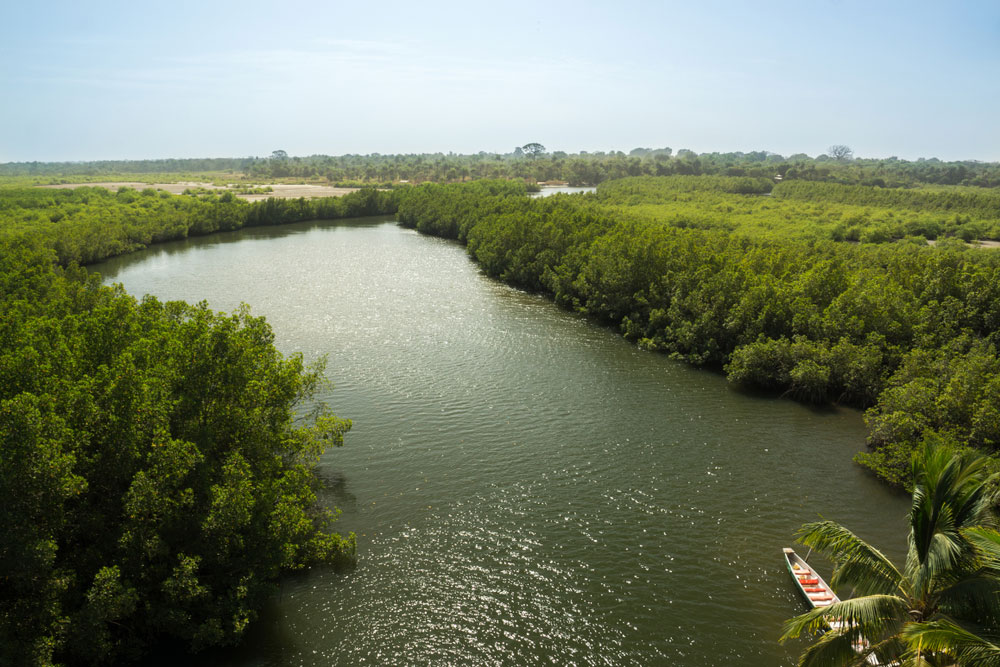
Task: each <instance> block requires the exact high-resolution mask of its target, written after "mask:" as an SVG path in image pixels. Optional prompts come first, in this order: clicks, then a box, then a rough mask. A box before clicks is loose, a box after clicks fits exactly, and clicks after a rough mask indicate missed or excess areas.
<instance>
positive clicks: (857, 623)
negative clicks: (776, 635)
mask: <svg viewBox="0 0 1000 667" xmlns="http://www.w3.org/2000/svg"><path fill="white" fill-rule="evenodd" d="M908 610H909V605H908V604H907V600H906V599H905V598H901V597H899V596H897V595H866V596H864V597H859V598H851V599H850V600H841V601H840V602H834V603H833V604H831V605H829V606H826V607H817V608H815V609H813V610H811V611H808V612H806V613H804V614H801V615H800V616H796V617H795V618H791V619H789V620H787V621H785V626H784V628H783V629H782V635H781V640H782V641H784V640H786V639H793V638H795V637H800V636H801V635H802V633H804V632H807V633H811V634H815V633H817V632H820V631H822V630H825V629H826V628H827V626H828V625H829V623H830V622H831V621H840V624H841V627H842V628H843V629H842V630H841V631H840V632H842V633H846V634H848V635H850V636H852V637H853V638H855V639H860V638H864V639H866V640H868V641H880V640H881V639H882V638H883V637H887V636H891V635H895V634H896V633H898V632H899V630H900V628H901V627H902V626H903V623H904V622H905V621H906V619H907V618H908V616H907V611H908Z"/></svg>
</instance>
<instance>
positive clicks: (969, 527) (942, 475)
mask: <svg viewBox="0 0 1000 667" xmlns="http://www.w3.org/2000/svg"><path fill="white" fill-rule="evenodd" d="M912 473H913V480H914V491H913V505H912V506H911V509H910V513H909V522H910V535H909V540H908V553H907V557H906V564H905V566H904V567H903V569H899V568H897V567H896V566H895V565H894V564H893V563H892V562H891V561H890V560H889V559H888V558H886V557H885V555H883V554H882V553H881V552H880V551H879V550H878V549H876V548H875V547H873V546H871V545H869V544H868V543H867V542H865V541H864V540H862V539H861V538H859V537H858V536H857V535H855V534H854V533H852V532H851V531H850V530H848V529H847V528H845V527H843V526H841V525H840V524H838V523H835V522H833V521H818V522H815V523H808V524H805V525H804V526H802V528H801V529H800V530H799V533H798V538H799V541H800V542H802V543H803V544H805V545H807V546H809V547H812V548H813V549H815V550H817V551H820V552H822V553H824V554H826V555H827V556H829V557H830V559H831V560H832V561H833V562H834V565H835V567H834V573H833V577H832V578H831V580H830V584H831V585H832V586H833V587H834V588H852V589H853V590H854V592H855V595H856V597H853V598H851V599H848V600H843V601H841V602H837V603H834V604H832V605H830V606H828V607H819V608H816V609H813V610H812V611H810V612H808V613H805V614H802V615H801V616H797V617H795V618H792V619H790V620H789V621H787V622H786V623H785V627H784V633H783V635H782V640H784V639H788V638H793V637H799V636H800V635H801V634H802V633H804V632H809V633H816V632H821V631H823V630H824V629H826V628H827V627H828V625H829V622H830V621H832V620H836V621H839V622H835V623H834V624H833V627H834V628H835V629H833V630H831V631H829V632H827V633H826V634H824V635H822V636H821V637H819V638H818V639H817V640H816V641H815V642H814V643H813V644H812V645H811V646H809V648H807V649H806V650H805V652H803V654H802V656H801V657H800V659H799V664H800V665H803V666H806V665H808V666H813V665H866V664H868V665H871V664H880V665H901V666H903V665H920V666H924V665H926V666H936V665H955V664H959V665H977V666H978V665H987V666H989V665H997V666H998V667H1000V641H998V637H1000V533H998V532H997V531H996V530H995V525H994V523H993V522H994V515H993V512H992V507H993V503H994V501H995V500H996V498H997V496H996V492H995V491H994V483H993V482H994V480H995V477H996V476H990V475H988V473H987V459H985V458H981V457H976V456H974V455H971V454H964V455H955V454H952V453H951V452H950V451H949V450H948V449H947V448H945V447H943V446H936V445H934V444H932V443H930V442H928V443H927V444H926V445H925V447H924V449H923V450H922V452H920V454H919V455H918V456H915V457H914V460H913V464H912Z"/></svg>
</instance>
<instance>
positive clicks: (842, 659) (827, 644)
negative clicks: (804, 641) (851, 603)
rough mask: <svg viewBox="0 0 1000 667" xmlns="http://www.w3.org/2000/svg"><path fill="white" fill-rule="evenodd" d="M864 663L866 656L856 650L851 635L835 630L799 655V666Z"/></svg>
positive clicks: (843, 666) (813, 666)
mask: <svg viewBox="0 0 1000 667" xmlns="http://www.w3.org/2000/svg"><path fill="white" fill-rule="evenodd" d="M864 664H865V660H864V657H863V656H860V655H858V653H857V652H856V651H855V650H854V644H853V640H852V638H851V635H850V634H849V633H844V632H837V631H835V630H831V631H830V632H828V633H826V634H825V635H823V636H822V637H820V638H819V639H817V640H816V641H815V642H813V643H812V644H811V645H810V646H809V647H808V648H806V650H805V651H803V652H802V655H800V656H799V667H845V666H847V665H852V666H853V665H859V666H860V665H864Z"/></svg>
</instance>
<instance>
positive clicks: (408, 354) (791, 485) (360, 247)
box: [94, 218, 908, 666]
mask: <svg viewBox="0 0 1000 667" xmlns="http://www.w3.org/2000/svg"><path fill="white" fill-rule="evenodd" d="M94 268H95V269H96V270H98V271H100V272H101V273H102V274H103V275H104V276H105V279H106V281H107V282H120V283H123V284H124V286H125V287H126V288H127V289H128V291H129V292H131V293H133V294H136V295H141V294H145V293H149V294H154V295H156V296H157V297H159V298H161V299H184V300H188V301H192V302H193V301H200V300H203V299H204V300H207V301H208V303H209V304H210V305H211V306H212V307H213V308H215V309H220V310H232V309H234V308H236V307H237V306H238V305H239V304H240V303H241V302H247V303H250V304H251V305H252V307H253V311H254V313H256V314H259V315H265V316H266V317H267V319H268V321H269V322H270V323H271V326H272V327H273V329H274V331H275V334H276V344H277V345H278V346H279V348H281V349H282V350H283V351H284V352H286V353H291V352H293V351H302V352H303V353H304V355H305V357H306V358H307V359H309V360H312V359H316V358H318V357H320V356H321V355H327V357H328V364H327V375H328V376H329V378H330V380H331V381H332V382H333V383H334V384H335V388H333V389H330V390H329V391H327V392H326V394H325V395H324V396H323V399H324V400H326V401H327V402H328V403H329V404H330V405H331V406H332V407H333V408H334V412H336V413H337V414H338V415H340V416H343V417H349V418H350V419H352V420H353V422H354V428H353V429H352V431H351V432H350V433H349V434H348V435H347V439H346V445H345V447H344V448H342V449H337V450H333V451H330V452H328V453H327V454H326V455H325V456H324V458H323V462H322V467H321V470H320V475H321V477H322V478H323V479H324V480H325V481H326V482H327V483H328V489H327V490H326V492H325V493H324V496H323V500H324V502H327V503H329V504H331V505H335V506H336V507H339V508H340V509H341V510H343V514H342V516H341V519H340V521H339V522H338V525H339V529H340V530H342V531H356V532H357V534H358V555H359V558H358V564H357V567H356V568H354V569H352V570H349V571H346V572H332V571H328V570H313V571H311V572H309V573H306V574H303V575H299V576H295V577H292V578H289V579H287V580H285V581H284V582H283V583H282V587H281V593H280V595H279V596H277V597H276V598H275V599H274V600H273V601H272V602H271V604H270V605H269V606H268V607H267V609H265V611H264V613H263V615H262V618H261V619H260V621H258V622H257V623H256V624H254V625H253V626H252V627H251V630H250V631H249V633H248V636H247V640H246V642H245V643H244V645H243V646H241V647H239V648H238V649H232V650H227V651H219V652H213V653H211V654H209V655H207V656H204V657H203V658H202V659H203V662H204V664H213V665H233V666H236V665H240V666H249V665H254V666H260V665H275V666H278V665H281V666H290V665H333V664H342V665H364V664H374V665H382V664H385V665H403V664H407V665H410V664H413V665H417V664H456V665H549V664H559V665H564V664H579V665H637V664H638V665H650V664H663V665H724V664H725V665H762V666H763V665H767V666H773V665H781V664H793V663H794V658H795V656H796V655H797V652H798V651H799V650H800V649H801V648H802V646H803V644H802V643H797V642H792V643H789V644H786V645H780V644H778V643H777V638H778V636H779V634H780V627H781V623H782V621H783V620H784V619H786V618H788V617H790V616H792V615H795V614H798V613H801V612H802V611H804V610H805V607H804V603H803V602H802V601H801V600H800V599H799V598H798V597H797V595H796V592H795V590H794V589H793V587H792V583H791V581H790V579H789V576H788V574H787V572H786V571H785V569H784V565H783V561H782V555H781V548H782V547H784V546H790V545H791V542H792V539H793V534H794V532H795V530H796V528H797V527H798V526H799V525H801V524H802V523H803V522H805V521H810V520H814V519H816V518H817V517H819V516H821V515H822V516H823V517H826V518H830V519H834V520H837V521H840V522H842V523H844V524H846V525H847V526H849V527H851V528H852V529H853V530H855V532H857V533H859V534H860V535H861V536H862V537H864V538H866V539H869V540H871V541H873V542H874V543H875V544H877V545H880V546H881V547H883V549H884V551H885V552H886V553H887V554H888V555H890V556H891V557H894V558H901V556H902V554H903V551H904V548H905V545H904V543H903V541H904V536H905V522H904V520H903V518H904V516H905V513H906V510H907V507H908V499H907V498H906V497H904V496H901V495H899V494H897V493H893V492H891V491H890V490H887V489H886V488H885V487H883V486H882V485H880V484H879V483H878V482H877V481H875V480H874V479H873V478H872V477H871V476H869V475H868V474H867V473H865V472H864V471H863V470H861V469H860V468H858V467H857V466H855V465H854V464H853V463H851V456H852V455H853V454H854V452H856V451H857V450H858V449H859V448H861V447H862V446H863V441H864V426H863V424H862V420H861V416H860V414H859V413H858V412H856V411H851V410H833V409H830V410H814V409H810V408H807V407H804V406H802V405H798V404H796V403H794V402H792V401H789V400H782V399H778V398H773V397H761V396H753V395H748V394H744V393H741V392H738V391H736V390H734V389H733V388H731V387H730V386H728V384H727V382H726V380H725V378H723V377H721V376H719V375H716V374H713V373H710V372H706V371H700V370H696V369H693V368H690V367H688V366H686V365H684V364H681V363H678V362H674V361H671V360H670V359H668V358H666V357H665V356H663V355H658V354H655V353H650V352H645V351H642V350H639V349H637V348H636V347H634V346H633V345H630V344H629V343H627V342H626V341H624V340H623V339H622V338H620V337H619V336H618V335H617V334H616V333H615V332H613V331H610V330H608V329H605V328H602V327H599V326H595V325H594V324H593V323H591V322H589V321H588V320H586V319H585V318H582V317H579V316H577V315H574V314H572V313H568V312H565V311H563V310H560V309H559V308H557V307H556V306H554V305H552V304H551V303H549V302H548V301H546V300H545V299H544V298H542V297H539V296H537V295H532V294H526V293H524V292H521V291H518V290H515V289H512V288H510V287H507V286H505V285H503V284H500V283H498V282H495V281H493V280H490V279H488V278H486V277H485V276H484V275H482V274H481V273H480V272H479V271H478V270H477V268H476V266H475V265H474V264H473V263H472V262H471V261H470V260H469V259H468V258H467V256H466V254H465V252H464V250H463V248H462V247H461V246H459V245H456V244H455V243H453V242H449V241H443V240H440V239H436V238H430V237H425V236H421V235H419V234H417V233H415V232H413V231H410V230H406V229H403V228H401V227H399V226H397V225H396V224H394V223H392V222H391V220H390V219H387V218H379V219H371V218H370V219H366V220H353V221H339V222H319V223H302V224H296V225H288V226H284V227H273V228H258V229H252V230H244V231H240V232H234V233H230V234H220V235H215V236H211V237H204V238H199V239H193V240H188V241H183V242H177V243H171V244H165V245H160V246H156V247H154V248H152V249H150V250H146V251H143V252H140V253H136V254H133V255H128V256H126V257H122V258H118V259H115V260H112V261H109V262H107V263H104V264H102V265H98V266H96V267H94Z"/></svg>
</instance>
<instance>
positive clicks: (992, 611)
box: [929, 571, 1000, 627]
mask: <svg viewBox="0 0 1000 667" xmlns="http://www.w3.org/2000/svg"><path fill="white" fill-rule="evenodd" d="M933 604H934V606H936V607H938V609H939V611H940V612H941V613H945V614H947V615H948V616H950V617H952V618H955V619H959V620H961V621H962V622H963V623H965V622H966V621H975V622H979V623H984V624H986V625H991V624H992V625H993V626H994V627H1000V579H998V578H997V576H996V574H995V573H993V572H988V571H981V572H977V573H973V574H970V575H968V576H964V577H961V578H958V579H956V580H955V581H954V582H953V583H951V585H949V586H948V587H946V588H944V589H942V590H941V591H939V592H938V593H937V594H936V596H935V599H934V601H933ZM929 620H935V619H929ZM966 625H967V623H966Z"/></svg>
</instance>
